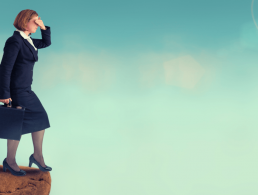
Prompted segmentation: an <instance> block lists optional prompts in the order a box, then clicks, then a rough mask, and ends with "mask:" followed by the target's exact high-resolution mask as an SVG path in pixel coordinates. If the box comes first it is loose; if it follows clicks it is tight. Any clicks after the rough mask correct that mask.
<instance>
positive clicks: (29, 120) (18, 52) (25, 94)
mask: <svg viewBox="0 0 258 195" xmlns="http://www.w3.org/2000/svg"><path fill="white" fill-rule="evenodd" d="M13 25H14V26H15V28H16V30H15V31H14V33H13V35H12V36H11V37H9V38H8V39H7V40H6V42H5V46H4V53H3V58H2V61H1V65H0V101H1V102H3V103H5V104H4V106H7V105H8V103H9V101H11V103H12V107H17V106H24V107H25V113H24V119H23V125H22V134H21V135H23V134H27V133H31V135H32V139H33V145H34V153H33V154H32V155H31V156H30V157H29V167H31V164H32V163H35V164H36V165H37V166H38V167H39V169H40V170H41V171H51V170H52V168H51V167H49V166H46V165H45V163H44V158H43V155H42V142H43V135H44V133H45V129H46V128H49V127H50V123H49V119H48V115H47V113H46V111H45V109H44V107H43V105H42V104H41V102H40V100H39V98H38V97H37V95H36V94H35V93H34V92H33V91H32V90H31V85H32V81H33V68H34V64H35V62H37V61H38V49H42V48H46V47H48V46H50V45H51V37H50V27H49V26H45V25H44V24H43V21H42V20H41V19H40V17H38V14H37V12H35V11H33V10H29V9H26V10H22V11H21V12H20V13H19V14H18V15H17V16H16V18H15V21H14V23H13ZM38 27H40V30H41V35H42V39H34V38H31V37H30V35H31V33H35V32H36V30H37V28H38ZM0 131H1V130H0ZM20 138H21V137H20ZM19 142H20V140H11V139H8V140H7V158H5V159H4V161H3V168H4V169H3V170H4V171H6V168H7V169H9V171H11V173H12V174H13V175H16V176H23V175H26V172H25V171H24V170H21V169H20V168H19V167H18V165H17V163H16V160H15V155H16V151H17V147H18V144H19Z"/></svg>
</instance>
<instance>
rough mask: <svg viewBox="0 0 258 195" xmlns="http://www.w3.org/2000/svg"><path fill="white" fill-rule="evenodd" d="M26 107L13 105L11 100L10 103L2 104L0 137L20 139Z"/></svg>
mask: <svg viewBox="0 0 258 195" xmlns="http://www.w3.org/2000/svg"><path fill="white" fill-rule="evenodd" d="M25 108H26V107H24V106H15V107H13V106H12V104H11V101H9V104H5V105H0V138H2V139H11V140H19V141H20V139H21V134H22V123H23V117H24V113H25Z"/></svg>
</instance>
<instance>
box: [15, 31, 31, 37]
mask: <svg viewBox="0 0 258 195" xmlns="http://www.w3.org/2000/svg"><path fill="white" fill-rule="evenodd" d="M16 31H18V32H20V34H21V36H22V37H23V38H24V39H30V36H29V35H26V34H25V33H24V32H23V31H22V30H18V29H16Z"/></svg>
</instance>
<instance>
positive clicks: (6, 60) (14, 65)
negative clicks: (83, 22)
mask: <svg viewBox="0 0 258 195" xmlns="http://www.w3.org/2000/svg"><path fill="white" fill-rule="evenodd" d="M45 27H46V28H47V29H46V30H42V29H40V30H41V35H42V39H34V38H31V39H32V41H33V44H34V46H35V47H36V48H37V49H42V48H45V47H48V46H49V45H51V38H50V27H49V26H45ZM37 61H38V50H37V51H36V50H35V48H34V47H33V46H32V45H31V44H30V43H29V42H28V40H27V39H24V38H23V37H22V36H21V35H20V32H18V31H14V33H13V35H12V36H11V37H9V38H8V39H7V40H6V42H5V46H4V54H3V58H2V61H1V65H0V99H8V98H11V94H10V90H16V89H17V90H19V89H22V88H27V87H29V86H31V84H32V80H33V67H34V64H35V62H37Z"/></svg>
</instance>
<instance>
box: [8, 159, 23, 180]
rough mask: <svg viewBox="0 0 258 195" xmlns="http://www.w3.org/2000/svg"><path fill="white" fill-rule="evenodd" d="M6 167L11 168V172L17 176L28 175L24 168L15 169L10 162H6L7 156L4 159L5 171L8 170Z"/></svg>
mask: <svg viewBox="0 0 258 195" xmlns="http://www.w3.org/2000/svg"><path fill="white" fill-rule="evenodd" d="M6 168H8V169H9V171H11V173H12V174H13V175H15V176H24V175H26V172H25V171H23V170H20V171H15V170H13V169H12V168H11V167H10V166H9V165H8V163H7V162H6V158H5V159H4V161H3V171H4V172H6Z"/></svg>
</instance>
